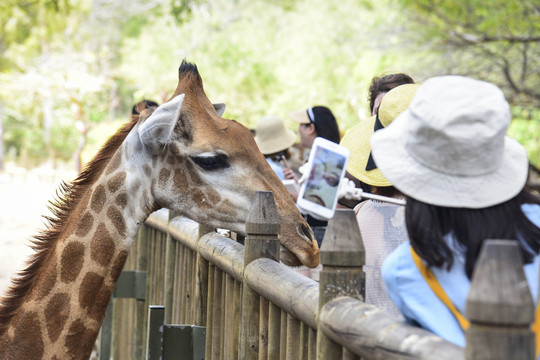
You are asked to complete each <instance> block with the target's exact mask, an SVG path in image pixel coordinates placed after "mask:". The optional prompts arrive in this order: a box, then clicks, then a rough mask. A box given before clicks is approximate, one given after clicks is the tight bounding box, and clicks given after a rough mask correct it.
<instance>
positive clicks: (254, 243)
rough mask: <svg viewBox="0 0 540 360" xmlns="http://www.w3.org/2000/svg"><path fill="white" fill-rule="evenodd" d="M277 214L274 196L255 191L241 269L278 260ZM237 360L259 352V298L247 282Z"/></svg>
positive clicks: (254, 356) (267, 192)
mask: <svg viewBox="0 0 540 360" xmlns="http://www.w3.org/2000/svg"><path fill="white" fill-rule="evenodd" d="M279 231H280V222H279V215H278V212H277V208H276V203H275V201H274V195H273V194H272V192H269V191H257V192H256V193H255V197H254V201H253V204H252V206H251V209H250V211H249V214H248V218H247V221H246V232H247V234H248V236H247V237H246V239H245V248H244V269H245V267H246V266H247V265H249V263H250V262H252V261H253V260H255V259H258V258H261V257H265V258H270V259H273V260H276V261H279V239H278V234H279ZM240 329H241V330H240V331H241V335H240V352H239V355H240V358H241V359H246V360H247V359H257V358H258V352H259V295H258V294H257V293H256V292H255V291H253V290H252V289H250V288H249V286H248V285H246V283H244V286H243V294H242V325H241V327H240Z"/></svg>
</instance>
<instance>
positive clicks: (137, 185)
mask: <svg viewBox="0 0 540 360" xmlns="http://www.w3.org/2000/svg"><path fill="white" fill-rule="evenodd" d="M141 185H142V182H141V180H139V179H135V180H133V181H132V182H131V183H130V184H129V188H128V191H129V192H130V193H134V192H135V191H137V190H139V188H140V187H141Z"/></svg>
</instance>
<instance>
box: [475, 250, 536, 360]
mask: <svg viewBox="0 0 540 360" xmlns="http://www.w3.org/2000/svg"><path fill="white" fill-rule="evenodd" d="M534 308H535V306H534V303H533V300H532V297H531V293H530V290H529V286H528V284H527V279H526V278H525V273H524V272H523V260H522V258H521V253H520V250H519V246H518V244H517V243H516V241H513V240H486V241H485V242H484V245H483V246H482V250H481V253H480V256H479V258H478V261H477V263H476V267H475V269H474V273H473V277H472V281H471V289H470V291H469V295H468V297H467V318H468V319H469V321H470V324H471V327H470V328H469V329H468V330H467V331H466V332H465V337H466V340H467V345H466V349H465V358H466V359H467V360H473V359H474V360H478V359H490V360H499V359H500V360H503V359H513V360H532V359H535V358H536V357H535V347H534V344H535V342H534V335H533V333H532V331H531V329H530V325H531V323H532V322H533V321H534Z"/></svg>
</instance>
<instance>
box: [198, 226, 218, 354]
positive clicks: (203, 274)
mask: <svg viewBox="0 0 540 360" xmlns="http://www.w3.org/2000/svg"><path fill="white" fill-rule="evenodd" d="M212 231H213V230H212V229H211V228H209V227H205V226H202V225H199V233H198V239H199V240H198V241H197V243H199V242H200V240H201V238H202V237H203V235H204V234H206V233H210V232H212ZM197 249H198V247H197ZM197 249H195V250H197ZM208 267H209V264H208V261H207V260H206V259H205V258H203V257H202V256H201V254H200V252H199V251H197V265H196V268H197V272H196V277H197V279H196V281H195V282H196V283H195V295H194V296H195V300H194V302H195V309H196V312H195V325H199V326H206V327H207V329H206V330H207V331H208V324H207V314H208V312H207V308H208V287H209V286H210V284H209V277H208ZM207 337H208V336H207ZM207 341H208V340H207ZM206 354H208V352H207V353H206Z"/></svg>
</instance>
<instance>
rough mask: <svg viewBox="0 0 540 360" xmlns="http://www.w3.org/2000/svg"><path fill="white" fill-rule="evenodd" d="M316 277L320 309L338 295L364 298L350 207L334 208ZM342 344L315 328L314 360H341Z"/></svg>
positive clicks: (356, 230) (359, 250) (359, 251)
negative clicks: (317, 276) (345, 208)
mask: <svg viewBox="0 0 540 360" xmlns="http://www.w3.org/2000/svg"><path fill="white" fill-rule="evenodd" d="M321 264H322V265H323V267H322V270H321V273H320V279H319V289H320V290H319V311H321V308H322V307H323V306H324V304H326V303H327V302H328V301H330V300H332V299H335V298H336V297H338V296H351V297H354V298H358V299H360V300H362V301H364V298H365V273H364V271H363V270H362V266H363V265H364V264H365V251H364V244H363V242H362V236H361V235H360V228H359V227H358V222H357V221H356V216H355V214H354V211H352V210H349V209H347V210H336V213H335V215H334V218H332V219H331V220H330V221H329V222H328V228H327V230H326V233H325V235H324V239H323V243H322V246H321ZM341 349H342V348H341V346H340V345H339V344H337V343H335V342H333V341H332V340H331V339H330V338H329V337H327V336H326V335H325V334H324V332H323V330H322V329H321V326H320V325H319V326H318V330H317V359H319V360H323V359H340V358H341V357H342V350H341Z"/></svg>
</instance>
